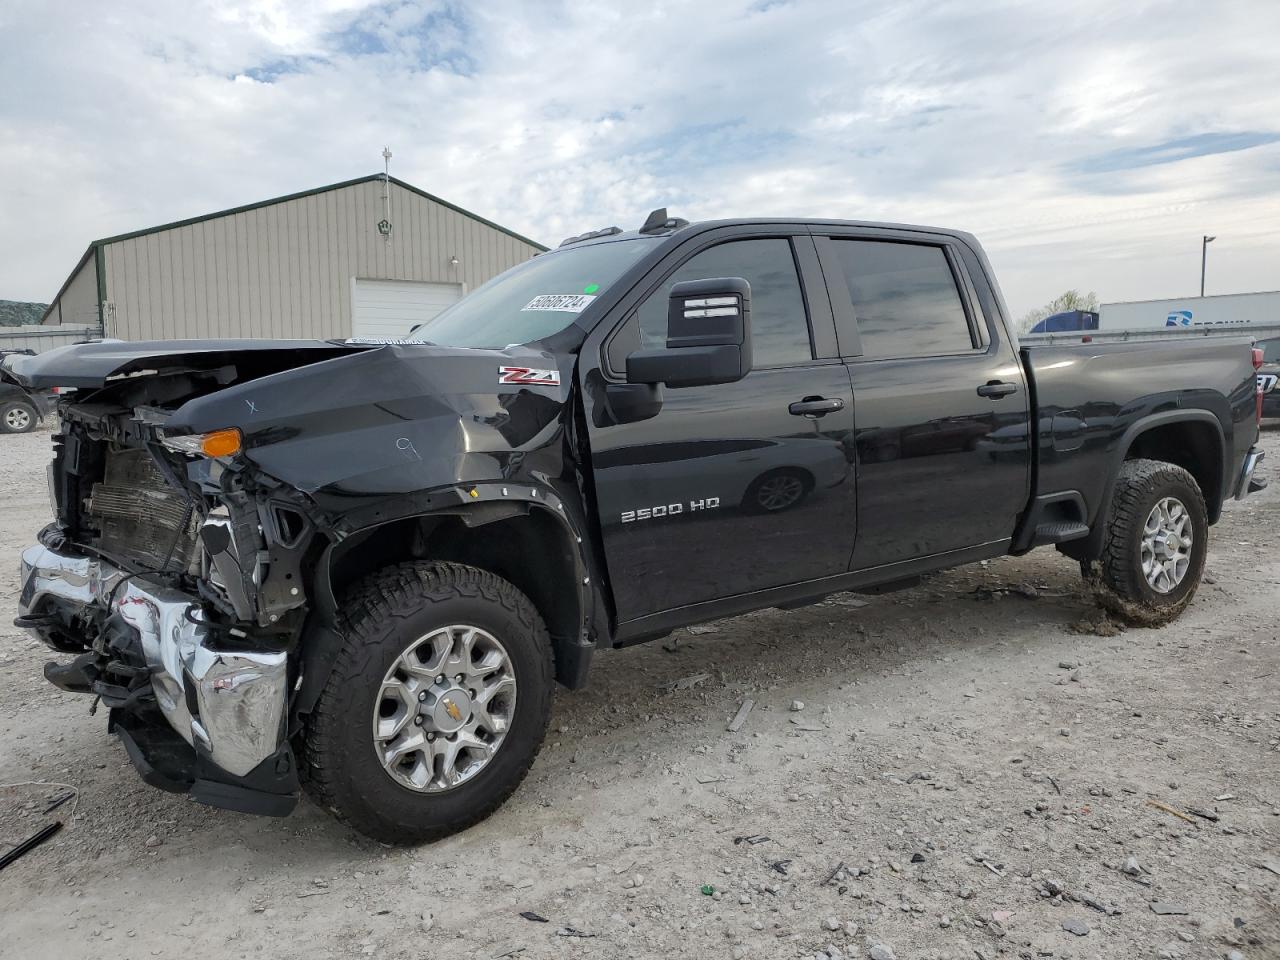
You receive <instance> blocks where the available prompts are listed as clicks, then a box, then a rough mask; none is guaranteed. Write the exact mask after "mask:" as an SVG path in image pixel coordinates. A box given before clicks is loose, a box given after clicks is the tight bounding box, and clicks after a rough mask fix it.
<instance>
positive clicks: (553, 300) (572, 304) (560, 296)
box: [520, 293, 595, 313]
mask: <svg viewBox="0 0 1280 960" xmlns="http://www.w3.org/2000/svg"><path fill="white" fill-rule="evenodd" d="M594 299H595V297H594V296H591V295H590V294H586V293H544V294H543V295H542V296H540V297H534V298H533V299H532V300H530V301H529V302H528V303H526V304H525V305H524V306H523V307H521V308H520V309H521V310H555V311H557V312H559V313H581V312H582V311H583V310H585V309H587V307H589V306H590V305H591V301H592V300H594Z"/></svg>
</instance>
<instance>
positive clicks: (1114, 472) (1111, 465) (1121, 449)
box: [1080, 408, 1230, 557]
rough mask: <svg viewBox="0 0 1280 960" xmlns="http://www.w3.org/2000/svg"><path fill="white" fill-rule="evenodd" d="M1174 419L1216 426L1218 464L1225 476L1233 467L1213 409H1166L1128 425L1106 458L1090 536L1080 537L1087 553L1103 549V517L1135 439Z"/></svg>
mask: <svg viewBox="0 0 1280 960" xmlns="http://www.w3.org/2000/svg"><path fill="white" fill-rule="evenodd" d="M1174 423H1208V424H1211V425H1212V426H1213V430H1214V435H1215V436H1216V437H1217V440H1218V451H1219V453H1220V455H1221V460H1222V462H1221V464H1219V469H1220V470H1221V471H1222V477H1223V478H1224V479H1225V478H1226V476H1227V474H1228V472H1229V471H1230V464H1229V463H1228V462H1227V458H1228V457H1229V456H1230V453H1229V451H1228V449H1227V438H1226V434H1225V432H1224V431H1223V429H1222V421H1221V420H1219V419H1218V417H1217V415H1215V414H1214V413H1213V411H1211V410H1204V409H1195V408H1183V409H1178V410H1163V411H1161V412H1159V413H1151V414H1148V415H1147V416H1145V417H1141V418H1139V419H1137V420H1135V421H1134V422H1133V423H1131V424H1129V426H1128V427H1126V428H1125V431H1124V433H1122V434H1121V435H1120V439H1119V441H1118V442H1117V443H1116V445H1115V449H1114V450H1112V451H1111V454H1110V458H1109V460H1108V462H1107V482H1106V485H1105V486H1104V487H1103V489H1102V497H1101V498H1100V499H1099V501H1098V509H1097V511H1096V512H1095V513H1094V515H1093V517H1092V518H1091V520H1090V530H1089V536H1088V537H1087V538H1086V539H1084V540H1082V541H1080V543H1081V546H1082V552H1083V553H1084V555H1086V556H1090V557H1094V556H1097V555H1098V553H1099V552H1100V551H1101V550H1102V535H1103V532H1104V531H1103V528H1102V520H1103V518H1104V517H1106V515H1107V511H1108V510H1110V509H1111V498H1112V496H1113V495H1114V494H1115V488H1116V478H1117V477H1118V476H1119V475H1120V465H1121V464H1123V463H1124V461H1125V458H1126V457H1128V455H1129V450H1130V449H1131V448H1132V447H1133V442H1134V441H1135V440H1136V439H1137V438H1138V436H1139V435H1141V434H1143V433H1146V432H1147V431H1148V430H1151V429H1153V428H1155V427H1165V426H1169V425H1170V424H1174ZM1207 506H1208V508H1209V512H1210V514H1211V515H1212V514H1213V513H1214V512H1215V509H1217V510H1220V509H1221V504H1218V505H1216V507H1215V505H1214V504H1208V505H1207Z"/></svg>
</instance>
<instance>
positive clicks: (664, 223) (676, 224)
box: [640, 207, 689, 233]
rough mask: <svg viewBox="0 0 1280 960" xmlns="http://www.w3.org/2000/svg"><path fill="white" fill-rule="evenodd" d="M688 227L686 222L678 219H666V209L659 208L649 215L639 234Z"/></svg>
mask: <svg viewBox="0 0 1280 960" xmlns="http://www.w3.org/2000/svg"><path fill="white" fill-rule="evenodd" d="M688 225H689V221H688V220H683V219H681V218H680V217H668V216H667V208H666V207H659V208H658V209H657V210H655V211H653V213H651V214H649V216H648V218H647V219H646V220H645V222H644V226H643V227H641V228H640V232H641V233H657V232H659V231H660V230H679V229H680V228H681V227H687V226H688Z"/></svg>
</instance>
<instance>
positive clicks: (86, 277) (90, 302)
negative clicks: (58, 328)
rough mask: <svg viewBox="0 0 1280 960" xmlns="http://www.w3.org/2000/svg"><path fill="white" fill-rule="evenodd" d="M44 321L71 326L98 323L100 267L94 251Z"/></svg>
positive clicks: (94, 324)
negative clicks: (94, 256)
mask: <svg viewBox="0 0 1280 960" xmlns="http://www.w3.org/2000/svg"><path fill="white" fill-rule="evenodd" d="M44 322H45V324H65V325H66V326H71V327H86V326H94V327H96V326H97V325H98V268H97V265H96V264H95V263H94V258H93V255H92V253H90V255H89V256H88V258H87V259H86V260H85V262H84V264H83V265H82V266H81V267H80V269H79V270H77V271H76V274H75V276H73V277H72V278H71V282H70V283H68V284H67V288H66V289H65V290H63V291H62V296H61V297H59V298H58V300H57V302H56V303H54V305H53V309H52V310H50V311H49V315H48V316H47V317H45V319H44Z"/></svg>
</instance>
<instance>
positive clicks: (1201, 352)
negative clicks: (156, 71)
mask: <svg viewBox="0 0 1280 960" xmlns="http://www.w3.org/2000/svg"><path fill="white" fill-rule="evenodd" d="M1256 360H1257V357H1256V356H1255V355H1254V354H1253V353H1251V341H1249V340H1247V339H1217V340H1212V341H1210V340H1197V341H1196V342H1193V343H1187V342H1177V343H1167V344H1166V343H1154V344H1151V343H1148V344H1140V345H1130V344H1107V345H1092V344H1083V345H1074V346H1067V347H1046V348H1044V349H1040V348H1035V349H1026V348H1022V349H1020V348H1019V345H1018V342H1017V339H1016V338H1015V336H1014V335H1013V333H1012V331H1011V329H1010V325H1009V316H1008V311H1007V309H1006V308H1005V306H1004V303H1003V302H1002V299H1001V296H1000V292H999V289H998V288H997V286H996V283H995V279H994V278H993V276H992V273H991V269H990V267H989V265H988V263H987V261H986V258H985V257H984V255H983V252H982V249H981V248H980V247H979V245H978V243H977V241H976V240H975V239H974V238H973V237H971V236H969V235H968V234H965V233H959V232H955V231H950V230H938V229H932V228H923V227H904V226H893V225H884V224H869V223H853V222H844V221H799V220H734V221H720V222H708V223H696V224H690V223H687V222H686V221H684V220H680V219H676V218H670V217H668V216H667V215H666V212H665V211H655V213H654V214H653V215H651V216H650V218H649V219H648V221H647V222H646V223H645V225H644V226H643V227H642V228H641V229H640V230H638V231H629V232H623V231H621V230H619V229H618V228H616V227H613V228H609V229H606V230H600V231H595V232H593V233H590V234H584V235H583V236H580V237H574V238H571V239H570V240H567V241H565V243H564V244H562V245H561V247H560V248H559V249H558V250H555V251H553V252H550V253H547V254H543V255H540V256H537V257H535V258H533V259H531V260H529V261H528V262H526V263H524V264H521V265H520V266H517V267H515V268H513V269H512V270H509V271H508V272H506V273H504V274H502V275H501V276H499V277H497V278H496V279H494V280H492V281H490V282H489V283H487V284H485V285H484V286H483V287H480V288H479V289H477V290H476V291H475V292H473V293H472V294H471V295H470V296H468V297H467V298H465V299H464V300H462V301H461V302H460V303H458V304H457V305H456V306H453V307H451V308H450V309H448V310H446V311H445V312H444V313H442V314H440V316H439V317H437V318H436V319H435V320H433V321H431V322H430V323H428V324H427V325H426V326H425V327H423V328H421V329H420V330H418V331H417V332H416V333H415V334H413V335H412V336H410V337H409V338H408V339H406V340H404V341H395V342H382V343H369V342H356V341H288V342H271V341H248V340H245V341H214V340H210V341H186V342H184V341H176V342H175V341H167V342H155V343H123V342H101V343H94V344H86V345H79V346H74V347H66V348H63V349H60V350H54V351H50V352H48V353H44V354H41V355H40V356H36V357H27V358H18V359H16V360H15V361H13V362H11V364H10V366H11V368H12V372H13V375H14V376H16V377H17V379H18V380H20V381H21V382H23V383H25V384H26V385H28V386H30V387H35V388H45V387H54V386H57V387H60V388H64V391H65V390H66V389H67V388H71V389H70V392H64V393H63V394H62V397H61V401H60V411H59V412H60V414H61V427H60V429H59V431H58V432H57V433H56V434H55V436H54V440H53V448H54V453H53V464H52V466H51V468H50V486H51V490H52V498H53V510H54V514H55V519H54V522H53V523H51V524H50V525H49V526H48V527H46V528H45V529H44V530H43V531H42V532H41V534H40V536H39V542H38V543H37V544H34V545H32V546H31V547H29V548H28V549H27V550H26V551H25V553H24V554H23V557H22V589H21V596H20V600H19V609H18V619H17V623H18V624H19V625H21V626H23V627H26V628H28V629H30V630H32V631H33V632H34V633H35V634H36V635H38V636H39V637H40V638H42V639H43V640H44V641H45V642H46V643H47V644H48V645H49V646H51V647H53V648H54V649H55V650H58V651H63V652H64V653H66V654H69V655H72V656H71V659H70V660H69V661H68V662H64V663H61V664H50V665H49V666H48V667H47V668H46V676H47V677H48V679H49V680H50V681H52V682H53V683H54V684H56V685H57V686H59V687H61V688H62V689H64V690H70V691H78V692H83V693H85V694H88V695H90V696H96V697H100V698H101V701H102V703H103V704H105V705H106V706H107V707H109V708H110V709H109V721H108V723H109V729H111V730H114V731H115V732H116V733H118V734H119V736H120V738H121V740H122V741H123V743H124V745H125V748H126V749H127V751H128V753H129V755H130V757H131V758H132V760H133V761H134V763H135V764H136V766H137V767H138V769H139V770H140V771H141V773H142V775H143V776H144V777H145V778H146V779H147V781H148V782H150V783H152V784H155V785H157V786H160V787H164V788H167V789H170V790H175V791H183V792H187V793H189V794H190V795H191V796H192V797H193V798H194V799H196V800H199V801H202V802H205V803H209V804H214V805H218V806H223V807H229V808H233V809H238V810H244V811H252V812H258V813H268V814H278V815H282V814H285V813H287V812H288V811H290V810H291V809H292V808H293V806H294V805H295V803H296V801H297V798H298V796H299V788H300V786H302V787H306V788H308V789H309V790H310V792H311V793H312V795H313V796H314V797H315V798H316V800H317V801H318V802H319V803H320V804H321V805H322V806H324V807H326V808H328V809H331V810H333V811H335V812H336V813H337V814H338V815H339V816H340V817H342V818H343V819H344V820H346V821H347V822H349V823H350V824H352V825H354V826H355V827H356V828H357V829H359V830H361V831H363V832H365V833H367V834H368V835H370V836H372V837H376V838H378V839H380V840H384V841H387V842H392V843H403V842H411V841H419V840H424V839H433V838H438V837H441V836H444V835H446V834H448V833H450V832H453V831H456V830H459V829H462V828H464V827H466V826H468V825H470V824H472V823H475V822H476V821H478V820H479V819H481V818H482V817H484V816H486V815H487V814H489V813H490V812H491V811H493V810H494V809H495V808H496V807H497V806H498V805H499V804H501V803H502V802H503V801H504V800H505V798H506V797H507V796H509V795H510V794H511V793H512V791H514V790H515V788H516V787H517V785H518V784H519V782H520V781H521V779H522V778H523V777H524V775H525V773H526V772H527V771H528V769H529V767H530V765H531V764H532V762H533V760H534V757H535V755H536V754H537V752H538V749H539V747H540V745H541V743H542V739H543V736H544V732H545V728H546V725H547V722H548V717H549V713H550V708H551V698H552V692H553V688H554V685H555V682H556V681H559V682H560V683H561V684H563V685H565V686H567V687H570V688H577V687H580V686H581V685H583V684H584V683H585V682H586V680H587V673H588V667H589V665H590V663H591V659H592V655H593V653H594V652H595V651H596V650H597V649H598V648H601V647H623V646H626V645H628V644H632V643H636V642H639V641H643V640H649V639H652V638H655V637H659V636H662V635H664V634H666V633H668V632H670V631H671V630H674V629H676V628H678V627H682V626H686V625H689V624H693V623H697V622H699V621H705V620H710V619H713V618H718V617H724V616H728V615H733V614H739V613H742V612H744V611H748V610H753V609H757V608H761V607H770V606H776V607H792V606H797V605H800V604H803V603H806V602H812V601H815V600H818V599H820V598H822V597H824V596H827V595H830V594H832V593H835V592H838V591H846V590H871V589H876V590H882V589H889V588H894V587H898V586H904V585H909V584H911V583H914V582H916V580H918V578H919V577H920V576H921V575H922V574H925V573H927V572H930V571H936V570H939V569H943V568H946V567H952V566H956V565H958V564H964V563H970V562H973V561H978V560H982V559H984V558H988V557H996V556H1000V555H1002V554H1021V553H1024V552H1026V551H1028V550H1031V549H1032V548H1034V547H1037V546H1041V545H1048V544H1052V545H1055V546H1056V547H1057V549H1059V550H1061V551H1062V552H1063V553H1065V554H1067V555H1068V556H1070V557H1072V558H1074V559H1076V560H1078V561H1079V562H1080V564H1081V566H1082V569H1083V571H1084V572H1085V574H1086V575H1087V576H1088V577H1089V578H1090V579H1091V580H1092V581H1093V582H1094V584H1095V585H1096V588H1097V590H1098V592H1099V595H1100V596H1101V597H1102V598H1103V599H1104V600H1105V602H1107V603H1108V604H1110V605H1111V606H1112V607H1113V608H1114V609H1115V610H1117V611H1118V612H1119V613H1120V614H1121V615H1123V616H1126V617H1128V618H1131V619H1133V620H1136V621H1138V622H1140V623H1146V624H1150V625H1154V624H1159V623H1162V622H1164V621H1167V620H1168V619H1170V618H1172V617H1174V616H1176V615H1177V614H1178V613H1179V612H1180V611H1181V610H1182V609H1183V608H1184V607H1185V606H1186V605H1187V604H1188V602H1189V601H1190V600H1191V597H1192V594H1193V593H1194V591H1195V589H1196V586H1197V584H1198V583H1199V580H1200V576H1201V572H1202V569H1203V566H1204V561H1205V550H1206V545H1207V541H1208V536H1209V528H1210V526H1212V525H1213V524H1214V522H1215V521H1217V520H1218V518H1219V516H1220V515H1221V512H1222V507H1223V503H1224V502H1225V501H1226V500H1229V499H1230V498H1232V497H1240V496H1244V495H1245V494H1246V493H1248V492H1249V491H1250V490H1251V489H1254V488H1256V487H1257V486H1258V485H1260V482H1261V481H1259V480H1256V479H1255V478H1254V470H1255V467H1256V466H1257V464H1258V461H1259V460H1260V459H1261V456H1262V455H1261V452H1260V451H1259V450H1258V448H1257V447H1256V446H1255V441H1256V439H1257V436H1258V409H1259V406H1258V392H1257V390H1258V387H1257V379H1256V376H1255V362H1256Z"/></svg>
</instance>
